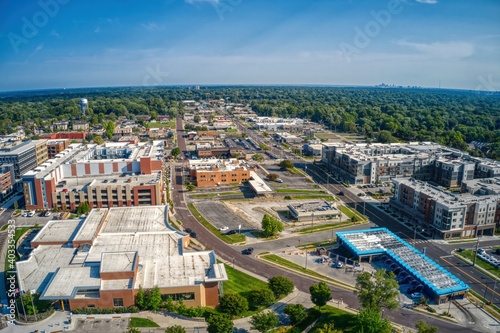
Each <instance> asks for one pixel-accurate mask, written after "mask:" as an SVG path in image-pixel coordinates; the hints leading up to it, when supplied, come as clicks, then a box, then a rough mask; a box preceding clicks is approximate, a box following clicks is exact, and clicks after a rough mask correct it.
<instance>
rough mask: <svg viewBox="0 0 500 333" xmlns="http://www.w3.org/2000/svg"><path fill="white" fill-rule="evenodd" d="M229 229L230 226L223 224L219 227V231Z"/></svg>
mask: <svg viewBox="0 0 500 333" xmlns="http://www.w3.org/2000/svg"><path fill="white" fill-rule="evenodd" d="M226 230H229V227H226V226H223V227H220V228H219V231H226Z"/></svg>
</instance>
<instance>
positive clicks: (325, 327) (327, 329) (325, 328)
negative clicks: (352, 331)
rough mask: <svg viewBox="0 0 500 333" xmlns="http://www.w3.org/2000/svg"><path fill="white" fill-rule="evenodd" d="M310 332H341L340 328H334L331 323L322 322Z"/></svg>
mask: <svg viewBox="0 0 500 333" xmlns="http://www.w3.org/2000/svg"><path fill="white" fill-rule="evenodd" d="M312 333H342V330H337V329H335V326H334V324H333V323H327V324H324V325H323V326H321V327H318V328H315V329H314V330H313V331H312Z"/></svg>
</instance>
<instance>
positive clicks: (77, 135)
mask: <svg viewBox="0 0 500 333" xmlns="http://www.w3.org/2000/svg"><path fill="white" fill-rule="evenodd" d="M87 134H88V133H87V132H59V133H50V134H44V135H42V136H41V138H42V139H50V140H55V139H69V140H77V141H82V140H84V139H85V138H86V137H87Z"/></svg>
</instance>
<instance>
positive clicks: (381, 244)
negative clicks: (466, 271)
mask: <svg viewBox="0 0 500 333" xmlns="http://www.w3.org/2000/svg"><path fill="white" fill-rule="evenodd" d="M337 239H338V242H339V244H340V245H341V246H343V247H344V248H346V249H347V250H348V251H349V252H351V253H352V254H353V255H354V256H356V257H357V258H359V260H360V261H369V262H372V261H373V260H377V259H384V260H385V261H388V263H387V264H389V263H390V264H391V265H392V264H393V265H395V266H393V267H399V268H400V269H401V270H402V272H404V274H406V275H409V276H411V277H412V278H413V280H414V281H416V282H418V283H420V284H421V285H422V286H423V292H424V293H425V294H427V295H428V296H431V297H432V298H433V300H434V301H436V302H437V303H438V304H442V303H446V302H448V301H451V299H460V298H463V297H465V295H466V294H467V291H468V290H469V286H468V285H467V284H465V283H464V282H462V281H461V280H460V279H458V278H457V277H455V276H454V275H453V274H451V273H450V272H448V271H447V270H446V269H444V268H443V267H441V266H440V265H439V264H437V263H436V262H434V261H433V260H432V259H430V258H428V257H427V256H426V255H425V254H424V253H422V252H420V251H419V250H417V249H416V248H414V247H413V246H411V245H410V244H408V243H407V242H405V241H404V240H402V239H401V238H399V237H398V236H396V235H395V234H393V233H392V232H390V231H389V230H387V229H385V228H374V229H367V230H356V231H343V232H337Z"/></svg>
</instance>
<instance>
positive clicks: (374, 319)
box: [354, 308, 392, 333]
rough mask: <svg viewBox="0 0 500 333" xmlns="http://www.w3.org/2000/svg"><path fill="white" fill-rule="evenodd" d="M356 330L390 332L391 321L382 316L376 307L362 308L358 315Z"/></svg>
mask: <svg viewBox="0 0 500 333" xmlns="http://www.w3.org/2000/svg"><path fill="white" fill-rule="evenodd" d="M354 329H355V332H363V333H390V332H391V330H392V329H391V322H390V321H389V320H387V319H384V318H382V317H381V315H380V312H379V311H377V310H376V309H370V308H366V309H362V310H361V311H360V312H359V313H358V315H357V316H356V320H355V324H354Z"/></svg>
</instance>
